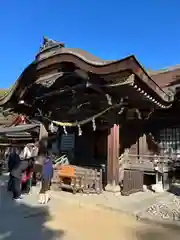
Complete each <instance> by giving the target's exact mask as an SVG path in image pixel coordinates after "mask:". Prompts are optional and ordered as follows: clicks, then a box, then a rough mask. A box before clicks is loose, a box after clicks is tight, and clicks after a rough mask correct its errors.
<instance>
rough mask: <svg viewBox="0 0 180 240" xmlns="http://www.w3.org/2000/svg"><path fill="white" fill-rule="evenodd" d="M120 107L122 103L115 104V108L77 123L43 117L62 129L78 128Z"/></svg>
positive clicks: (111, 107)
mask: <svg viewBox="0 0 180 240" xmlns="http://www.w3.org/2000/svg"><path fill="white" fill-rule="evenodd" d="M120 106H122V101H121V102H120V103H118V104H115V105H113V106H110V107H108V108H106V109H105V110H103V111H101V112H100V113H97V114H95V115H93V116H92V117H89V118H87V119H85V120H82V121H76V122H59V121H53V120H51V119H49V118H48V117H43V116H41V117H42V118H44V119H46V120H48V121H50V122H52V123H53V124H55V125H57V126H61V127H63V126H64V127H76V126H78V125H84V124H86V123H89V122H91V121H92V120H93V119H95V118H98V117H100V116H102V115H103V114H105V113H107V112H108V111H110V110H112V109H114V108H117V107H120Z"/></svg>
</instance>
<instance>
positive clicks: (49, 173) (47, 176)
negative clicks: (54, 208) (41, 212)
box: [39, 156, 53, 204]
mask: <svg viewBox="0 0 180 240" xmlns="http://www.w3.org/2000/svg"><path fill="white" fill-rule="evenodd" d="M52 177H53V165H52V160H51V158H50V157H48V156H47V157H45V159H44V163H43V166H42V179H41V190H40V198H39V203H41V204H47V203H48V201H49V200H50V197H49V193H48V192H49V190H50V185H51V179H52Z"/></svg>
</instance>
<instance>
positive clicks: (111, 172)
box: [106, 124, 120, 192]
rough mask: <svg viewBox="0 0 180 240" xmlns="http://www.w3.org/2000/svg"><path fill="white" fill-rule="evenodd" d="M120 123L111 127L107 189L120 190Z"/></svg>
mask: <svg viewBox="0 0 180 240" xmlns="http://www.w3.org/2000/svg"><path fill="white" fill-rule="evenodd" d="M119 147H120V146H119V125H117V124H114V125H113V127H112V128H111V129H110V132H109V135H108V143H107V148H108V149H107V186H106V191H111V192H119V191H120V186H119Z"/></svg>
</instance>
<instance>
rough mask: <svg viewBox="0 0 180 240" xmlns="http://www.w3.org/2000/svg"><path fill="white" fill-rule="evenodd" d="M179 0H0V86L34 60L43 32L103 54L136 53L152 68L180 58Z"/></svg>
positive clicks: (94, 52) (145, 64) (11, 82)
mask: <svg viewBox="0 0 180 240" xmlns="http://www.w3.org/2000/svg"><path fill="white" fill-rule="evenodd" d="M179 9H180V1H179V0H171V1H169V0H146V1H145V0H136V1H134V0H126V1H124V0H111V1H107V0H104V1H102V0H91V1H90V0H76V1H75V0H52V1H48V0H26V1H25V0H4V1H3V0H1V3H0V29H1V37H0V53H1V60H0V61H1V64H0V66H1V67H0V87H2V88H5V87H8V86H9V85H11V84H13V83H14V82H15V80H16V79H17V77H18V76H19V75H20V73H21V72H22V71H23V69H24V68H25V67H26V66H27V65H28V64H29V63H30V62H31V61H32V60H33V58H34V56H35V54H36V52H37V51H38V49H39V46H40V44H41V41H42V36H43V35H46V36H48V37H49V38H52V39H55V40H57V41H61V42H64V43H65V44H66V46H68V47H79V48H82V49H84V50H87V51H89V52H91V53H92V54H94V55H97V56H99V57H101V58H104V59H120V58H122V57H125V56H127V55H129V54H135V55H136V57H137V59H138V60H139V61H140V62H141V63H142V64H143V65H144V66H145V67H146V68H151V69H159V68H164V67H167V66H169V65H175V64H178V63H180V13H179Z"/></svg>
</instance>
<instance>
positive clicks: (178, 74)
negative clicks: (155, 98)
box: [149, 65, 180, 88]
mask: <svg viewBox="0 0 180 240" xmlns="http://www.w3.org/2000/svg"><path fill="white" fill-rule="evenodd" d="M149 74H150V75H151V77H152V79H153V80H154V81H155V82H156V83H157V84H158V85H159V86H160V87H163V88H164V87H167V86H170V85H173V84H176V81H177V80H180V65H176V66H174V67H169V68H167V69H162V70H159V71H153V72H150V73H149Z"/></svg>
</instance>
